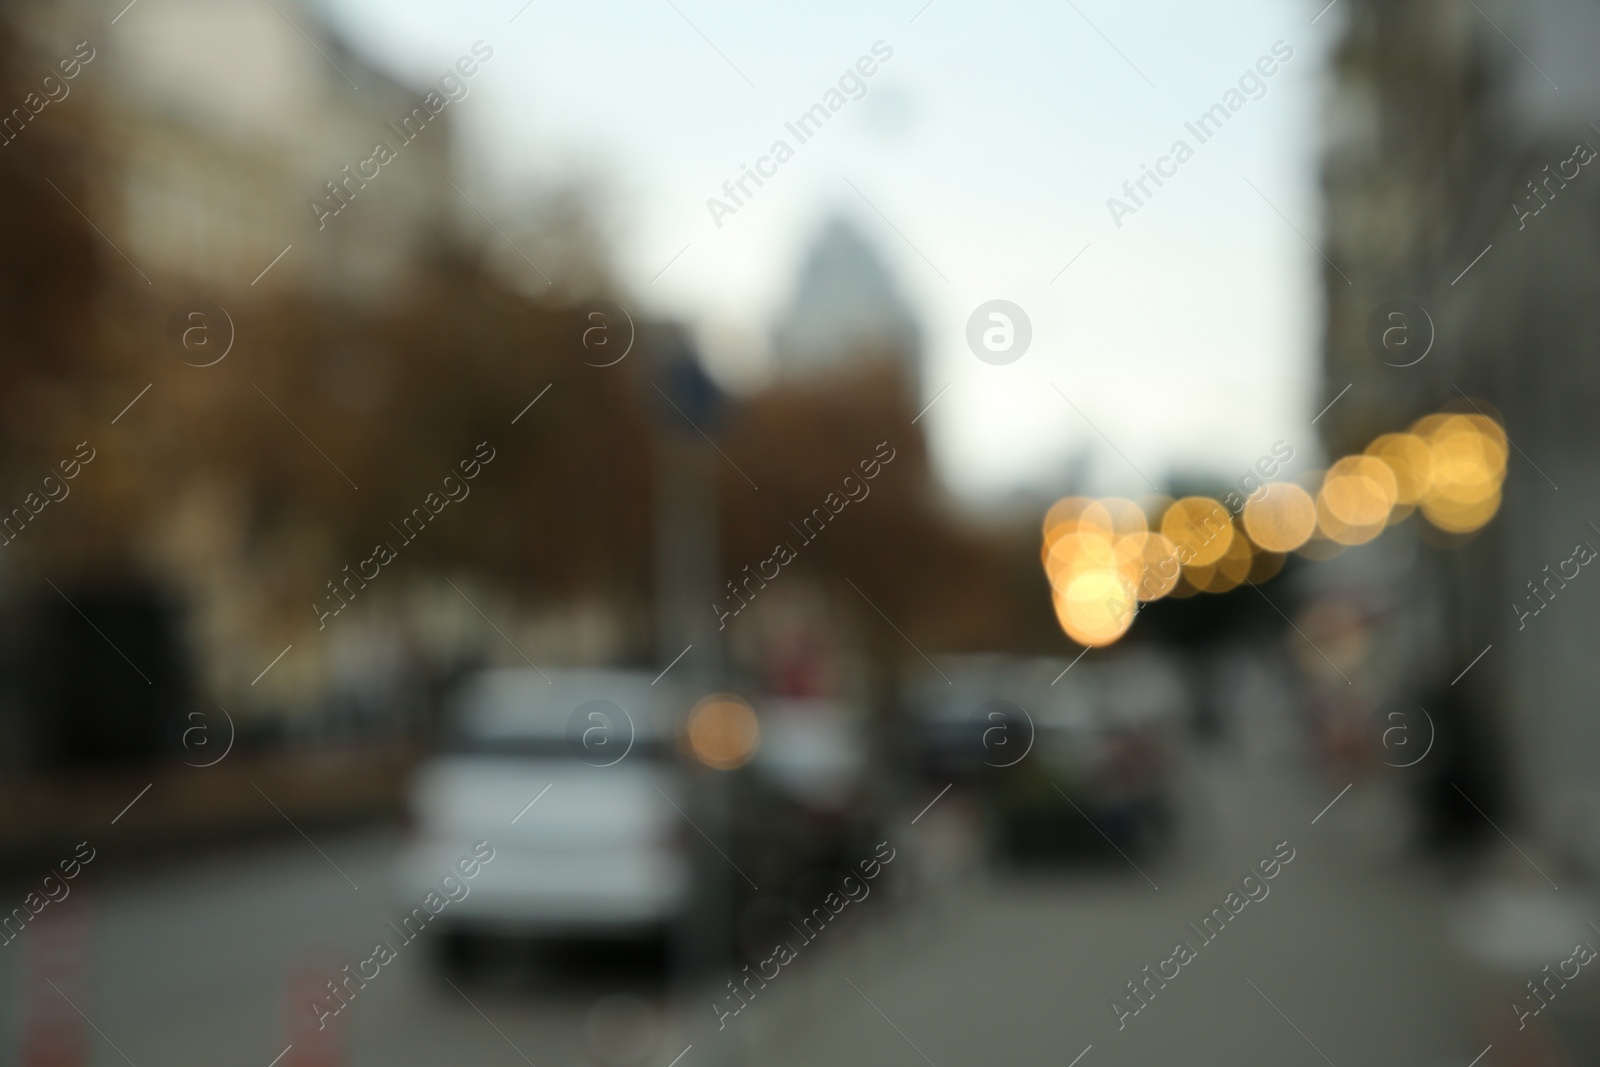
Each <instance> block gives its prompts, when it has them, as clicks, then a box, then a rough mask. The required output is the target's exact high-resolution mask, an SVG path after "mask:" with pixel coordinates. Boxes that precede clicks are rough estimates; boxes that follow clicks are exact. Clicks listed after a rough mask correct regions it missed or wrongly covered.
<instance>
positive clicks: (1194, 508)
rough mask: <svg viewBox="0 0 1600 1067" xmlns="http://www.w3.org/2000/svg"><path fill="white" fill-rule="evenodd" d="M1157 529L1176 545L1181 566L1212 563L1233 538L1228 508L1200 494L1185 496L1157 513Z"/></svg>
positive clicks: (1221, 554)
mask: <svg viewBox="0 0 1600 1067" xmlns="http://www.w3.org/2000/svg"><path fill="white" fill-rule="evenodd" d="M1161 532H1162V534H1163V535H1165V536H1166V538H1167V540H1169V541H1171V542H1172V543H1173V544H1174V545H1176V546H1177V548H1178V552H1179V557H1180V558H1182V559H1183V560H1185V566H1186V567H1188V566H1194V567H1203V566H1205V565H1207V564H1209V563H1215V562H1216V561H1217V560H1219V559H1221V558H1222V556H1223V554H1224V553H1226V552H1227V551H1228V545H1229V544H1231V543H1232V542H1233V519H1232V516H1230V515H1229V514H1228V509H1227V508H1224V507H1223V506H1222V505H1221V504H1219V503H1217V502H1216V501H1215V500H1212V499H1211V498H1210V497H1204V496H1188V497H1184V498H1183V499H1182V500H1179V501H1178V502H1177V503H1175V504H1173V505H1172V506H1171V507H1170V508H1168V509H1167V513H1166V514H1165V515H1163V516H1162V517H1161Z"/></svg>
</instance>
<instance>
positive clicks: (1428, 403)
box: [1319, 0, 1600, 871]
mask: <svg viewBox="0 0 1600 1067" xmlns="http://www.w3.org/2000/svg"><path fill="white" fill-rule="evenodd" d="M1329 17H1330V18H1335V17H1337V18H1342V19H1343V20H1344V26H1345V29H1344V32H1343V39H1342V41H1341V43H1340V45H1339V48H1338V51H1337V54H1336V57H1335V59H1334V63H1333V71H1332V73H1333V85H1332V91H1331V93H1330V97H1329V101H1328V115H1327V129H1328V144H1327V149H1326V155H1325V160H1324V171H1323V177H1324V184H1325V190H1326V216H1325V231H1324V232H1325V236H1324V239H1323V251H1324V252H1325V253H1326V256H1327V258H1328V259H1329V260H1331V265H1330V266H1329V267H1327V268H1326V269H1325V270H1324V282H1325V291H1326V298H1327V307H1328V319H1327V324H1326V339H1325V377H1324V382H1323V389H1324V393H1323V398H1322V401H1321V404H1326V403H1329V402H1331V401H1333V400H1334V399H1335V398H1336V397H1338V396H1339V394H1340V393H1341V391H1343V390H1344V389H1345V388H1346V386H1349V387H1350V388H1349V392H1348V394H1346V395H1344V396H1343V397H1342V399H1340V400H1339V401H1338V403H1336V404H1334V406H1333V407H1332V409H1331V410H1329V411H1328V412H1327V415H1326V417H1324V418H1323V419H1322V420H1321V422H1320V427H1321V429H1322V430H1323V432H1324V435H1325V437H1326V438H1327V441H1328V444H1329V446H1330V450H1331V451H1333V452H1334V454H1338V453H1339V452H1348V451H1354V450H1358V449H1359V448H1361V447H1362V445H1363V444H1364V443H1365V442H1366V441H1368V440H1370V439H1371V437H1373V436H1374V435H1376V434H1378V433H1383V432H1390V431H1396V430H1402V429H1404V428H1405V427H1406V426H1407V425H1408V424H1409V423H1410V422H1411V420H1413V419H1415V418H1417V417H1418V416H1420V415H1423V414H1426V413H1428V412H1430V411H1436V410H1438V409H1440V408H1441V407H1445V406H1446V405H1448V404H1450V403H1451V402H1454V403H1455V405H1457V406H1458V407H1460V408H1462V409H1464V410H1471V408H1470V407H1469V406H1468V403H1467V399H1466V398H1469V397H1470V398H1471V401H1472V402H1474V403H1476V404H1477V405H1478V406H1479V407H1481V409H1482V410H1484V411H1485V412H1486V413H1488V414H1490V415H1498V416H1499V417H1500V418H1501V420H1502V421H1503V424H1504V426H1505V428H1506V431H1507V433H1508V436H1509V439H1510V442H1511V455H1510V457H1509V475H1508V477H1507V480H1506V484H1505V496H1504V502H1503V504H1502V507H1501V509H1500V513H1499V515H1498V517H1497V518H1496V519H1495V521H1494V522H1493V523H1492V524H1491V525H1490V526H1489V527H1488V528H1487V529H1485V530H1484V531H1482V532H1481V534H1480V535H1479V536H1478V537H1477V538H1476V539H1475V540H1474V541H1473V542H1472V543H1471V544H1469V545H1466V546H1465V547H1461V548H1459V549H1457V550H1454V551H1451V552H1449V553H1442V554H1434V555H1429V556H1426V557H1425V558H1424V560H1423V564H1424V565H1423V568H1422V569H1423V571H1424V572H1426V574H1427V577H1428V580H1429V581H1430V583H1431V585H1432V586H1433V587H1434V591H1435V593H1436V594H1437V595H1436V596H1435V597H1434V598H1433V607H1432V609H1431V610H1434V611H1436V612H1438V613H1440V614H1441V616H1442V618H1443V619H1444V620H1445V625H1446V627H1447V629H1448V631H1449V639H1448V642H1447V652H1446V654H1445V655H1444V656H1442V657H1441V658H1440V661H1439V662H1430V663H1426V664H1417V665H1416V672H1415V673H1416V674H1417V675H1418V677H1417V678H1416V679H1415V685H1416V687H1417V694H1418V696H1419V697H1423V698H1424V699H1422V703H1424V704H1425V705H1426V706H1429V707H1433V705H1429V704H1428V702H1427V699H1426V698H1425V697H1426V695H1427V694H1432V695H1433V696H1435V697H1437V698H1438V699H1439V700H1440V702H1441V705H1440V707H1441V708H1442V709H1443V710H1444V711H1445V712H1446V714H1447V715H1448V716H1449V717H1451V718H1455V719H1459V720H1461V721H1466V722H1469V723H1477V724H1479V727H1481V729H1478V733H1477V735H1476V740H1475V741H1474V745H1475V746H1476V748H1477V749H1478V750H1479V751H1480V754H1481V755H1483V756H1487V757H1489V758H1490V759H1492V761H1493V763H1494V764H1495V770H1496V772H1497V774H1496V777H1499V778H1500V779H1501V780H1502V781H1503V782H1504V783H1505V784H1506V785H1507V786H1508V787H1509V788H1508V792H1507V794H1506V800H1507V801H1508V804H1507V806H1508V807H1509V808H1510V810H1511V811H1512V812H1513V813H1514V814H1515V815H1516V816H1520V817H1521V819H1522V820H1523V821H1524V822H1525V823H1526V824H1527V825H1529V826H1531V827H1533V828H1534V829H1535V830H1536V832H1537V833H1538V836H1539V837H1540V838H1541V844H1542V846H1543V847H1544V848H1546V849H1549V850H1551V851H1554V852H1556V853H1558V854H1560V855H1561V856H1562V857H1563V858H1565V859H1566V860H1568V861H1570V862H1572V863H1573V864H1575V865H1577V866H1581V867H1584V868H1587V869H1589V870H1591V871H1592V870H1594V869H1595V868H1597V867H1600V835H1597V834H1596V833H1595V831H1594V827H1595V826H1596V825H1597V824H1600V820H1597V816H1600V785H1597V778H1596V776H1595V774H1594V770H1593V767H1592V762H1593V760H1594V759H1595V757H1596V754H1597V753H1600V719H1597V718H1596V717H1595V715H1594V714H1593V709H1592V703H1593V700H1594V694H1595V692H1596V691H1600V661H1597V660H1596V657H1594V656H1593V655H1592V653H1590V651H1589V650H1588V649H1587V648H1586V647H1585V646H1586V645H1587V643H1588V641H1590V640H1592V636H1591V635H1592V634H1594V633H1595V632H1596V631H1597V629H1600V579H1596V578H1595V577H1592V576H1590V575H1588V574H1586V573H1583V572H1582V571H1580V572H1579V573H1578V575H1577V576H1576V577H1575V578H1573V577H1572V575H1571V572H1570V565H1569V566H1568V567H1567V571H1568V573H1567V578H1566V580H1563V579H1562V578H1560V577H1556V578H1555V580H1554V581H1550V576H1551V575H1553V574H1555V573H1556V570H1557V568H1558V566H1561V565H1562V564H1563V563H1564V562H1565V561H1570V560H1572V558H1573V556H1574V548H1575V546H1576V545H1578V544H1579V543H1580V542H1586V543H1587V544H1588V545H1589V546H1592V547H1595V548H1600V528H1597V526H1596V524H1597V523H1600V506H1597V504H1596V501H1597V500H1600V460H1597V456H1600V450H1597V448H1596V446H1597V444H1600V441H1597V436H1600V422H1597V420H1596V419H1595V418H1594V417H1593V404H1594V400H1595V398H1596V396H1597V395H1600V363H1597V362H1596V361H1595V359H1594V356H1593V353H1594V351H1595V350H1596V348H1597V346H1600V312H1597V310H1596V304H1595V302H1594V299H1593V293H1594V291H1595V288H1596V285H1597V284H1600V257H1597V256H1596V252H1595V237H1594V235H1595V233H1596V232H1597V225H1600V168H1597V167H1595V166H1593V165H1592V164H1591V162H1590V161H1592V160H1594V159H1595V158H1596V149H1600V128H1597V127H1596V126H1595V125H1594V121H1593V120H1594V119H1595V117H1597V116H1600V68H1597V67H1596V66H1595V64H1594V63H1593V61H1592V57H1590V56H1589V55H1588V52H1589V51H1590V50H1592V46H1593V42H1594V41H1596V40H1600V7H1597V6H1596V5H1594V4H1592V3H1579V2H1577V0H1534V2H1518V3H1515V4H1512V3H1504V2H1501V3H1491V2H1490V0H1482V2H1481V3H1479V4H1475V5H1474V4H1459V3H1455V2H1454V0H1345V2H1343V3H1341V4H1339V5H1338V6H1337V7H1335V8H1334V9H1333V10H1332V11H1331V12H1330V13H1329ZM1558 86H1559V88H1557V87H1558ZM1395 300H1407V301H1411V302H1413V304H1414V305H1416V306H1420V313H1419V311H1418V309H1417V307H1415V306H1413V307H1411V308H1408V309H1406V310H1404V311H1402V312H1401V314H1402V317H1401V318H1398V319H1396V318H1394V317H1393V312H1394V310H1395V306H1394V305H1392V304H1391V303H1390V302H1391V301H1395ZM1375 324H1377V325H1376V328H1375ZM1390 326H1398V327H1401V328H1402V332H1400V333H1396V334H1392V335H1391V336H1390V340H1391V341H1399V340H1406V341H1408V342H1409V348H1401V347H1399V346H1394V345H1391V346H1387V347H1386V346H1385V344H1384V341H1383V330H1384V329H1385V328H1388V327H1390ZM1430 343H1431V347H1429V344H1430ZM1319 406H1320V404H1319ZM1557 487H1559V488H1557ZM1546 568H1549V569H1546ZM1534 583H1537V585H1535V584H1534ZM1547 583H1548V584H1547ZM1591 584H1592V585H1594V586H1595V588H1593V589H1589V588H1585V586H1588V585H1591ZM1536 588H1537V589H1538V591H1539V592H1538V593H1537V594H1536V593H1535V589H1536ZM1491 645H1492V646H1493V647H1492V649H1490V650H1489V651H1488V652H1487V654H1485V655H1484V656H1483V659H1482V660H1481V661H1480V662H1478V663H1477V664H1476V665H1474V666H1473V667H1472V669H1471V671H1470V672H1468V673H1467V674H1466V675H1465V676H1464V677H1461V678H1460V680H1459V682H1458V683H1456V684H1455V685H1454V686H1452V685H1451V679H1452V678H1456V677H1457V676H1458V672H1460V671H1462V670H1463V668H1465V667H1467V665H1468V664H1469V663H1470V662H1471V661H1472V660H1473V659H1474V657H1476V656H1478V655H1479V654H1480V653H1483V652H1484V651H1485V649H1486V648H1488V647H1489V646H1491ZM1436 710H1439V709H1436ZM1475 729H1476V728H1475ZM1441 788H1445V787H1444V786H1443V785H1441ZM1484 806H1485V807H1486V808H1487V809H1488V810H1490V811H1491V812H1492V811H1494V810H1496V806H1495V805H1494V804H1492V803H1490V802H1487V801H1486V802H1485V805H1484Z"/></svg>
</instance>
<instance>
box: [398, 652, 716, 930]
mask: <svg viewBox="0 0 1600 1067" xmlns="http://www.w3.org/2000/svg"><path fill="white" fill-rule="evenodd" d="M546 675H548V678H547V677H546ZM650 681H651V676H650V675H649V674H647V673H643V672H633V671H620V670H605V671H577V670H572V671H560V670H554V669H552V670H549V671H546V672H545V674H540V673H538V672H537V671H534V670H523V669H515V670H512V669H494V670H485V671H482V672H480V673H478V674H476V675H473V676H471V677H470V678H469V679H467V680H466V682H465V683H464V684H463V686H462V687H461V688H460V690H459V693H458V695H457V697H456V699H455V701H454V706H453V707H452V708H451V709H450V720H449V743H448V745H447V747H446V749H445V751H444V752H443V753H442V754H440V755H438V756H436V757H434V758H433V759H431V760H429V761H428V762H427V763H426V764H424V765H423V766H422V767H421V768H420V770H419V772H418V774H417V777H416V780H415V782H414V785H413V788H412V791H411V797H410V807H411V812H412V815H413V817H414V825H415V832H414V838H413V840H412V842H411V843H410V844H409V846H408V847H407V848H406V849H405V850H404V853H403V855H402V857H401V860H400V864H399V883H400V889H401V892H402V895H403V899H404V900H405V901H406V902H408V903H411V902H416V901H421V900H422V899H423V897H424V896H425V895H426V894H427V893H428V892H429V891H430V890H431V889H433V888H434V887H435V886H436V885H437V883H438V881H439V878H440V875H441V872H444V871H448V870H449V869H450V867H451V866H452V865H453V864H454V863H455V862H456V861H457V860H458V859H459V858H460V857H461V856H463V855H465V854H466V853H467V852H468V851H469V850H470V849H471V847H472V845H473V844H474V843H475V842H479V841H487V842H488V843H489V845H490V847H492V848H493V850H494V858H493V860H492V861H490V862H488V863H485V864H484V865H483V867H482V869H481V871H480V872H479V873H478V875H477V876H476V877H475V878H474V879H473V880H472V882H471V884H470V886H469V891H468V893H467V895H466V896H465V897H464V898H462V899H461V900H459V901H453V902H451V903H450V904H449V905H448V906H447V907H446V908H444V909H443V911H442V912H441V914H440V915H439V922H440V924H441V925H442V926H443V927H444V930H445V931H446V932H448V933H450V934H454V935H457V937H458V939H460V938H461V936H462V935H468V936H482V935H512V936H524V937H533V938H568V937H603V938H644V937H649V936H651V935H657V934H662V933H666V932H667V931H669V930H670V929H671V927H672V925H673V924H674V923H675V922H677V921H678V920H679V919H680V918H681V917H682V916H683V915H684V914H685V912H686V909H687V908H688V907H689V906H690V897H691V893H692V881H693V870H692V866H693V865H692V862H691V858H690V855H689V852H688V848H687V842H686V834H688V833H691V832H692V830H691V829H690V828H689V827H688V826H687V825H686V823H685V817H684V815H682V814H680V812H679V811H678V810H674V805H677V807H678V808H679V809H682V808H683V807H684V806H685V801H684V799H683V795H684V793H685V788H684V787H685V782H684V778H683V773H682V769H681V767H680V766H679V765H678V763H677V761H676V758H675V756H674V755H673V750H672V745H671V740H672V737H673V726H674V722H673V721H672V720H671V718H670V715H669V712H670V711H671V710H672V709H670V708H668V707H666V706H665V705H666V699H665V698H666V694H665V693H663V692H662V691H661V690H659V689H652V687H651V685H650Z"/></svg>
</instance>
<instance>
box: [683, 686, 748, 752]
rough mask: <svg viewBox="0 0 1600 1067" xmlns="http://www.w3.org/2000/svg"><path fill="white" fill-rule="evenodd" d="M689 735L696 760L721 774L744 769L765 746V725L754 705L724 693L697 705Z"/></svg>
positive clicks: (691, 715)
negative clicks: (753, 707) (762, 737)
mask: <svg viewBox="0 0 1600 1067" xmlns="http://www.w3.org/2000/svg"><path fill="white" fill-rule="evenodd" d="M688 732H689V750H690V751H691V752H693V753H694V757H695V759H697V760H699V761H700V762H701V763H704V764H705V765H706V766H707V767H714V768H716V769H717V770H719V771H731V770H733V769H734V768H736V767H742V766H744V765H745V764H746V763H748V762H749V761H750V757H751V756H754V755H755V754H756V747H757V746H758V745H759V744H760V743H761V726H760V724H759V723H758V722H757V721H756V713H755V712H754V711H752V710H751V709H750V705H749V704H746V703H745V702H744V701H743V700H740V699H739V698H738V697H736V696H728V695H727V694H721V693H719V694H716V695H713V696H708V697H705V698H703V699H701V700H700V702H699V703H697V704H695V706H694V710H692V711H691V712H689V725H688Z"/></svg>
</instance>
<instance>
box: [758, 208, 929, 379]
mask: <svg viewBox="0 0 1600 1067" xmlns="http://www.w3.org/2000/svg"><path fill="white" fill-rule="evenodd" d="M773 349H774V352H775V355H776V357H777V370H778V376H779V378H780V379H804V378H816V377H818V376H821V375H825V374H829V373H833V372H837V371H841V370H849V369H857V368H860V367H861V366H862V365H863V364H888V365H889V366H892V367H893V368H895V369H896V370H897V371H898V372H899V373H900V374H902V375H903V376H904V378H905V381H906V382H907V384H908V385H909V387H910V389H911V395H912V396H913V397H915V396H918V395H920V392H919V387H920V382H921V368H920V359H921V351H922V338H921V331H920V330H919V329H918V328H917V323H916V319H915V317H914V316H913V314H912V312H911V309H910V307H909V305H908V304H907V303H906V300H905V297H904V296H902V295H901V293H900V290H899V288H898V287H897V286H896V285H895V282H894V279H893V278H892V277H890V275H889V270H888V268H887V267H886V266H885V265H884V262H883V259H882V258H881V257H880V256H879V254H878V252H877V250H876V249H875V248H873V247H872V245H871V244H870V243H869V242H868V241H867V239H866V238H865V237H864V236H862V234H861V232H860V231H859V230H857V229H856V228H855V227H854V226H852V225H850V223H848V222H846V221H844V220H843V219H833V220H831V221H830V222H829V223H828V224H827V225H826V226H825V227H824V228H823V230H822V233H821V234H820V235H818V237H817V240H816V243H815V244H813V245H812V246H811V250H810V251H809V252H808V253H807V256H806V260H805V263H804V265H803V266H802V267H801V269H800V277H799V281H798V284H797V285H796V287H795V294H794V298H793V300H792V301H791V302H790V304H789V307H788V308H787V310H786V311H785V312H784V314H783V317H782V318H781V319H780V320H779V321H778V323H777V325H776V327H775V328H774V329H773Z"/></svg>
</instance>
